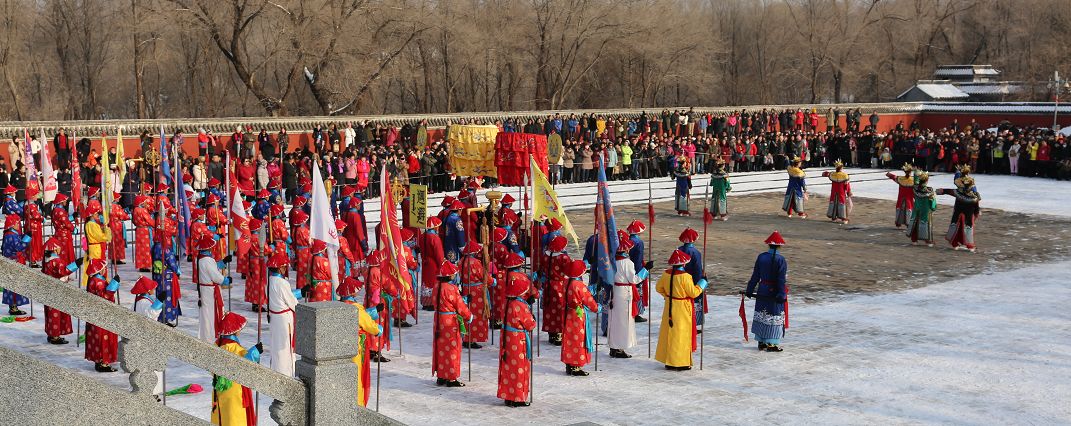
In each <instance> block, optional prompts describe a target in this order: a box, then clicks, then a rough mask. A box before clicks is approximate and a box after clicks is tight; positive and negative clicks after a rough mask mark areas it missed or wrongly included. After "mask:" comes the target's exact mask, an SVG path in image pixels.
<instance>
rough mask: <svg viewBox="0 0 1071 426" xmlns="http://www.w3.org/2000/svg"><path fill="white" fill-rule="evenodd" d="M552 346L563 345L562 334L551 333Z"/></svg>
mask: <svg viewBox="0 0 1071 426" xmlns="http://www.w3.org/2000/svg"><path fill="white" fill-rule="evenodd" d="M549 340H550V344H552V345H554V346H561V345H562V335H561V334H560V333H550V338H549Z"/></svg>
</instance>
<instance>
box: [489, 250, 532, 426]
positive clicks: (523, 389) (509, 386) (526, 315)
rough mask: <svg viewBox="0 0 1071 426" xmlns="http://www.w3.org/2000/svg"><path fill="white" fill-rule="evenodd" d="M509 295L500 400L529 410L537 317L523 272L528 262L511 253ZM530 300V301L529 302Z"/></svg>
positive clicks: (507, 260) (507, 280) (503, 344)
mask: <svg viewBox="0 0 1071 426" xmlns="http://www.w3.org/2000/svg"><path fill="white" fill-rule="evenodd" d="M505 266H506V268H508V270H509V272H507V274H506V282H505V284H504V286H505V293H506V299H507V301H506V303H507V306H506V309H505V311H506V312H505V316H504V317H503V319H502V338H501V340H500V341H501V342H502V346H501V348H500V350H499V359H500V361H499V363H498V398H500V399H503V400H505V402H506V406H508V407H527V406H528V405H529V404H530V403H529V402H528V391H529V389H530V386H531V384H532V382H531V377H530V376H529V374H531V371H532V339H531V335H530V333H531V332H532V330H534V329H535V327H536V321H535V317H534V316H532V308H531V305H530V303H529V302H534V301H535V298H534V297H533V296H531V290H532V284H531V282H529V281H528V277H527V276H525V274H524V273H523V272H521V270H520V269H521V266H524V258H522V257H521V256H520V255H518V254H516V253H510V254H509V255H508V256H507V258H506V263H505ZM525 298H528V301H526V300H525Z"/></svg>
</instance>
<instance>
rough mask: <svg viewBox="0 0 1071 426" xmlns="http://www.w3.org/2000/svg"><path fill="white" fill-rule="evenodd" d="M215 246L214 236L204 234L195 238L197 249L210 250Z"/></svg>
mask: <svg viewBox="0 0 1071 426" xmlns="http://www.w3.org/2000/svg"><path fill="white" fill-rule="evenodd" d="M215 246H216V240H215V238H212V236H210V235H205V236H203V237H201V239H200V240H197V250H212V248H213V247H215Z"/></svg>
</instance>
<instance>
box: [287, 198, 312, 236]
mask: <svg viewBox="0 0 1071 426" xmlns="http://www.w3.org/2000/svg"><path fill="white" fill-rule="evenodd" d="M308 203H309V199H308V198H305V197H303V196H301V195H298V196H296V197H294V205H293V207H291V208H290V216H289V219H290V233H291V234H293V233H294V232H296V231H295V228H297V225H294V215H295V214H297V212H302V213H305V214H306V215H308V214H309V213H310V212H311V209H309V208H308V207H306V205H308Z"/></svg>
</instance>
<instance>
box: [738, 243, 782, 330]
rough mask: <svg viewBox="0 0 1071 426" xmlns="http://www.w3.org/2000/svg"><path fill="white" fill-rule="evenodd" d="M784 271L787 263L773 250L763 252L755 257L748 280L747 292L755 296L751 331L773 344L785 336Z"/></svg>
mask: <svg viewBox="0 0 1071 426" xmlns="http://www.w3.org/2000/svg"><path fill="white" fill-rule="evenodd" d="M787 274H788V262H785V257H784V256H781V255H780V254H777V252H776V251H775V250H770V251H768V252H765V253H762V254H760V255H759V257H758V258H757V259H755V269H754V270H753V271H752V273H751V279H750V280H748V282H747V292H748V293H754V295H755V316H754V318H753V319H752V321H751V333H753V334H754V335H755V338H756V339H758V340H759V342H763V343H767V344H772V345H776V344H778V343H780V341H781V338H782V337H784V335H785V300H786V299H787V297H788V287H786V285H785V281H786V280H785V276H786V275H787Z"/></svg>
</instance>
